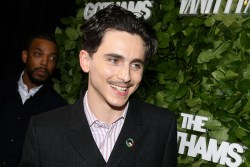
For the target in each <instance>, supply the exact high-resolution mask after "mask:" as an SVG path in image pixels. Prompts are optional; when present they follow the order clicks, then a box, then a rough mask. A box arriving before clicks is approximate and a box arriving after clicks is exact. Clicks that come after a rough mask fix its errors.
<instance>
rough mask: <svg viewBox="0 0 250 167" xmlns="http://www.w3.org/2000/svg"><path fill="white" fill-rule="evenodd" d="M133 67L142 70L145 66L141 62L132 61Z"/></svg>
mask: <svg viewBox="0 0 250 167" xmlns="http://www.w3.org/2000/svg"><path fill="white" fill-rule="evenodd" d="M131 67H132V68H133V69H134V70H140V69H142V68H143V65H142V64H141V63H132V64H131Z"/></svg>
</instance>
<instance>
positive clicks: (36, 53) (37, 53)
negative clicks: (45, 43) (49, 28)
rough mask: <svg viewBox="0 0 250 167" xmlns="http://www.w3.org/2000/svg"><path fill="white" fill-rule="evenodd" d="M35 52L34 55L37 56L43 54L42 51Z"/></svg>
mask: <svg viewBox="0 0 250 167" xmlns="http://www.w3.org/2000/svg"><path fill="white" fill-rule="evenodd" d="M33 54H34V56H36V57H40V56H41V55H42V54H41V52H33Z"/></svg>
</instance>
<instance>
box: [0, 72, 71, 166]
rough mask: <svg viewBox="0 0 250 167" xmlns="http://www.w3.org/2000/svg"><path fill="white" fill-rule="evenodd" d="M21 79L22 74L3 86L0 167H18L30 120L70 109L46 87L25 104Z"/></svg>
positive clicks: (0, 87) (0, 104) (0, 96)
mask: <svg viewBox="0 0 250 167" xmlns="http://www.w3.org/2000/svg"><path fill="white" fill-rule="evenodd" d="M19 78H20V74H19V75H17V76H15V77H13V78H10V79H6V80H5V82H1V83H0V166H7V167H12V166H17V163H18V162H19V160H20V156H21V152H22V145H23V141H24V137H25V132H26V130H27V126H28V123H29V120H30V118H31V116H33V115H37V114H40V113H43V112H46V111H49V110H52V109H55V108H58V107H60V106H65V105H67V103H66V101H64V99H63V98H62V97H61V96H59V94H57V93H56V92H55V90H53V89H52V87H50V86H49V85H47V84H45V85H43V87H42V88H40V89H39V90H38V92H36V94H35V95H34V96H33V97H30V98H29V99H27V101H25V103H24V104H23V103H22V99H21V96H20V94H19V92H18V83H17V82H18V80H19Z"/></svg>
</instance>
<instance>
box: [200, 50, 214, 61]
mask: <svg viewBox="0 0 250 167" xmlns="http://www.w3.org/2000/svg"><path fill="white" fill-rule="evenodd" d="M214 58H215V54H214V51H213V49H208V50H205V51H203V52H201V53H200V54H199V56H198V63H208V62H210V61H211V60H213V59H214Z"/></svg>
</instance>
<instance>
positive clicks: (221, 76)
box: [212, 70, 225, 81]
mask: <svg viewBox="0 0 250 167" xmlns="http://www.w3.org/2000/svg"><path fill="white" fill-rule="evenodd" d="M212 76H213V77H214V79H216V80H217V81H220V80H224V79H225V75H224V74H223V72H221V71H218V70H216V71H214V72H212Z"/></svg>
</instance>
